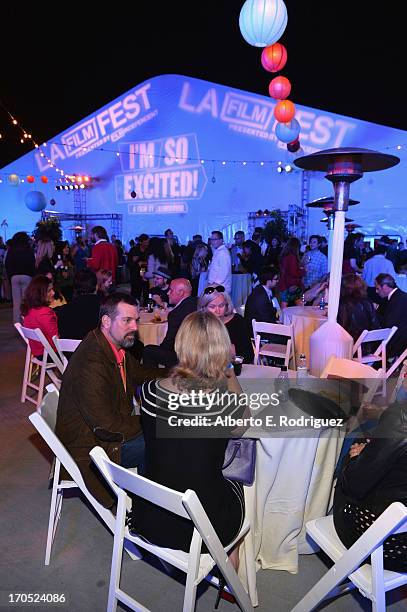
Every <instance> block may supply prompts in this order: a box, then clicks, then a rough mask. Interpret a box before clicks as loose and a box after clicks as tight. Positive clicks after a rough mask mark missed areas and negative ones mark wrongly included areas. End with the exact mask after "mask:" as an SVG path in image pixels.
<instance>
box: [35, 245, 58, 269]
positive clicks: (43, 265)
mask: <svg viewBox="0 0 407 612" xmlns="http://www.w3.org/2000/svg"><path fill="white" fill-rule="evenodd" d="M54 252H55V245H54V243H53V242H52V240H38V242H37V251H36V253H35V269H36V273H37V274H48V272H51V273H53V272H54V266H53V264H52V258H53V257H54Z"/></svg>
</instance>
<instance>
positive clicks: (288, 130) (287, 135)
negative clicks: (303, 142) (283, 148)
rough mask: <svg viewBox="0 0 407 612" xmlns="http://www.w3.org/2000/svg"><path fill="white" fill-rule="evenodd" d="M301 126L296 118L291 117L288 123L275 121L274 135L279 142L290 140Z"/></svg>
mask: <svg viewBox="0 0 407 612" xmlns="http://www.w3.org/2000/svg"><path fill="white" fill-rule="evenodd" d="M300 130H301V126H300V124H299V123H298V121H297V119H292V120H291V121H290V122H289V123H279V122H278V123H277V125H276V136H277V138H278V139H279V140H281V142H292V141H293V140H296V139H297V138H298V136H299V133H300Z"/></svg>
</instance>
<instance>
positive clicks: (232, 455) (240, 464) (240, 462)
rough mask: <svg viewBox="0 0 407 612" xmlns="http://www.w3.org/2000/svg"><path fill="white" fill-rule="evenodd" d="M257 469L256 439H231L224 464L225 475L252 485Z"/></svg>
mask: <svg viewBox="0 0 407 612" xmlns="http://www.w3.org/2000/svg"><path fill="white" fill-rule="evenodd" d="M255 470H256V440H255V439H253V438H236V439H232V440H229V442H228V445H227V447H226V450H225V461H224V463H223V466H222V473H223V475H224V477H225V478H228V479H229V480H237V481H238V482H242V483H243V484H244V485H247V486H249V487H250V486H251V485H252V484H253V482H254V474H255Z"/></svg>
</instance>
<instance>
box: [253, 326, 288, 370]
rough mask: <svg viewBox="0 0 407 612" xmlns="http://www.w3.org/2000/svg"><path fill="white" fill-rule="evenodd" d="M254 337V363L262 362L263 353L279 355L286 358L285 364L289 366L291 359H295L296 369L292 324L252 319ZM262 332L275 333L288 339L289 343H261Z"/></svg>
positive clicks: (269, 355) (272, 355) (266, 355)
mask: <svg viewBox="0 0 407 612" xmlns="http://www.w3.org/2000/svg"><path fill="white" fill-rule="evenodd" d="M252 326H253V337H254V363H255V364H260V363H261V361H260V360H261V355H263V356H264V357H278V358H280V359H284V365H285V366H287V368H288V364H289V362H290V359H292V360H293V368H294V370H295V346H294V328H293V326H292V325H281V324H279V323H264V322H262V321H256V319H252ZM261 334H274V335H277V336H282V337H284V338H286V339H287V344H274V343H271V342H270V343H267V344H263V345H262V344H261Z"/></svg>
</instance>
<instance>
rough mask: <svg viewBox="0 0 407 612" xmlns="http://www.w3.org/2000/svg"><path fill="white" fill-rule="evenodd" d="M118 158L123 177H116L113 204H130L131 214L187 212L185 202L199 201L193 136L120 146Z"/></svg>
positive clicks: (202, 181)
mask: <svg viewBox="0 0 407 612" xmlns="http://www.w3.org/2000/svg"><path fill="white" fill-rule="evenodd" d="M119 155H120V163H121V167H122V171H123V174H120V175H118V176H116V177H115V184H116V201H117V202H131V205H129V210H128V212H129V213H130V214H138V213H152V212H156V213H158V212H159V213H163V212H186V210H187V206H186V204H185V202H184V201H185V200H187V201H188V200H198V199H199V198H201V197H202V194H203V193H204V191H205V187H206V184H207V177H206V173H205V170H204V168H203V166H202V164H201V163H200V159H199V151H198V143H197V138H196V134H181V135H178V136H167V137H166V138H159V139H157V140H149V141H141V142H129V143H120V144H119ZM134 192H135V193H136V201H135V199H134V198H133V197H132V195H131V194H132V193H133V196H134ZM181 201H182V202H181ZM172 203H173V204H172ZM175 204H176V205H175ZM181 208H182V210H181Z"/></svg>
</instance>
